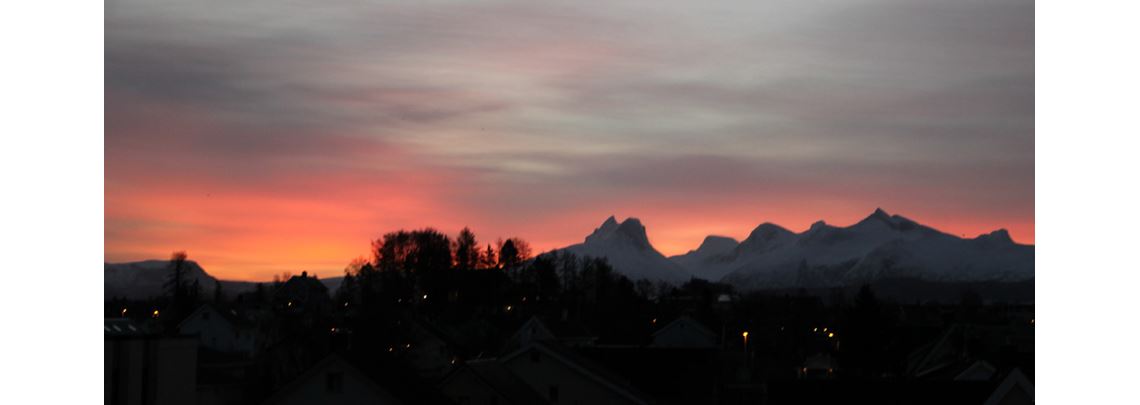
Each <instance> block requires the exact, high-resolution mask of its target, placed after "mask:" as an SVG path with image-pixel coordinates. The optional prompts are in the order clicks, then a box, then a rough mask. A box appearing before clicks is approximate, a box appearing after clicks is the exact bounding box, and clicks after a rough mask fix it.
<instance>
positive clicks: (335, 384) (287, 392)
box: [265, 354, 404, 405]
mask: <svg viewBox="0 0 1140 405" xmlns="http://www.w3.org/2000/svg"><path fill="white" fill-rule="evenodd" d="M403 403H404V402H403V401H401V400H399V399H398V398H397V397H396V396H395V395H393V393H392V392H391V391H389V390H388V389H386V388H384V387H381V386H380V385H378V384H377V383H376V382H375V381H374V380H373V379H372V378H371V377H369V376H368V375H367V374H365V373H364V372H362V371H360V369H358V368H356V367H354V366H353V365H351V364H349V362H348V361H346V360H345V359H344V358H343V357H341V356H340V355H336V354H332V355H329V356H328V357H325V358H324V360H321V361H320V362H317V364H316V365H314V366H313V367H310V368H309V369H308V370H307V371H305V372H304V373H302V374H301V375H300V376H298V377H297V378H296V379H294V380H293V381H292V382H290V383H288V384H286V385H285V386H284V387H282V388H281V389H280V390H278V391H277V392H276V393H275V394H273V396H271V397H270V398H269V399H268V400H267V401H266V402H265V404H266V405H308V404H313V405H317V404H320V405H323V404H342V405H355V404H360V405H364V404H368V405H394V404H403Z"/></svg>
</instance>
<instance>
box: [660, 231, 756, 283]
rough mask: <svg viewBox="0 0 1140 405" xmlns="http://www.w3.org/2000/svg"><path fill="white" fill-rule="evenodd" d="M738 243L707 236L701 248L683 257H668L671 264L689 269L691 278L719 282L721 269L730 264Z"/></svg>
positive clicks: (734, 240) (738, 245)
mask: <svg viewBox="0 0 1140 405" xmlns="http://www.w3.org/2000/svg"><path fill="white" fill-rule="evenodd" d="M738 247H740V242H737V241H736V239H733V238H730V237H727V236H716V235H709V236H707V237H705V240H704V241H703V242H701V246H700V247H697V248H696V249H695V250H690V251H689V252H688V253H685V254H683V255H677V256H673V257H670V258H669V259H670V260H672V261H673V262H675V263H677V264H679V265H681V267H684V268H686V269H689V270H690V271H689V272H690V273H692V274H693V276H695V277H698V278H704V279H709V280H719V279H720V278H721V277H723V276H724V272H723V269H724V268H726V266H727V265H729V264H730V263H732V259H734V258H735V257H736V256H735V255H734V254H733V253H734V252H735V251H736V249H737V248H738Z"/></svg>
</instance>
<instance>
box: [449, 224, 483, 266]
mask: <svg viewBox="0 0 1140 405" xmlns="http://www.w3.org/2000/svg"><path fill="white" fill-rule="evenodd" d="M478 265H479V245H478V242H476V241H475V233H474V232H471V229H469V228H467V227H464V228H463V230H461V231H459V235H458V236H456V237H455V268H456V269H458V270H460V271H466V270H473V269H475V267H476V266H478Z"/></svg>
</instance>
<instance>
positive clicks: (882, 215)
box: [859, 208, 895, 226]
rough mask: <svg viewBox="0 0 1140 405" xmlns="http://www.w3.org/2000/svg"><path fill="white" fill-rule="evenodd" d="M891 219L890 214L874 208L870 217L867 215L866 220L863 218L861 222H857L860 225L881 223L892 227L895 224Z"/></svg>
mask: <svg viewBox="0 0 1140 405" xmlns="http://www.w3.org/2000/svg"><path fill="white" fill-rule="evenodd" d="M891 218H892V217H891V214H888V213H887V212H886V211H884V210H883V209H882V208H875V212H872V213H871V215H868V216H867V217H866V218H863V220H862V221H859V223H860V224H868V223H883V224H887V225H891V226H894V224H895V223H894V221H892V220H891Z"/></svg>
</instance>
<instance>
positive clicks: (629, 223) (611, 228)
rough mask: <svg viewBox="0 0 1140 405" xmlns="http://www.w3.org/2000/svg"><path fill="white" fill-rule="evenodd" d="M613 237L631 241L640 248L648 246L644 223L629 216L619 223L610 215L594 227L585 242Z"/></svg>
mask: <svg viewBox="0 0 1140 405" xmlns="http://www.w3.org/2000/svg"><path fill="white" fill-rule="evenodd" d="M614 239H622V240H624V241H626V242H630V243H633V245H634V246H637V247H638V248H640V249H646V248H649V247H650V245H649V237H648V236H647V235H646V232H645V225H642V224H641V220H640V219H637V218H633V217H630V218H626V219H625V220H624V221H622V222H620V223H619V222H617V219H616V218H614V217H613V216H612V215H611V216H610V217H609V218H607V219H606V220H605V222H603V223H602V225H601V226H600V227H598V228H597V229H595V230H594V233H592V234H590V235H589V236H587V237H586V243H599V242H608V241H611V240H614Z"/></svg>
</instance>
